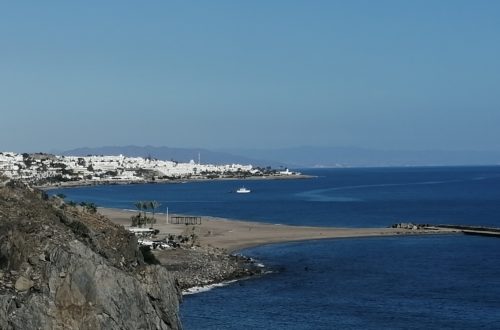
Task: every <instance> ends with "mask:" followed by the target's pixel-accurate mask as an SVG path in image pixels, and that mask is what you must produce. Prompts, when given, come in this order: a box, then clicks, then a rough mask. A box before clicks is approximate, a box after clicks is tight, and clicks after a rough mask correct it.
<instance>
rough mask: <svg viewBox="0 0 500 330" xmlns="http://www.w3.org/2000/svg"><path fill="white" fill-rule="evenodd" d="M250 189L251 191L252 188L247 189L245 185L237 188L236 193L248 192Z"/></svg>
mask: <svg viewBox="0 0 500 330" xmlns="http://www.w3.org/2000/svg"><path fill="white" fill-rule="evenodd" d="M250 191H251V190H250V189H247V188H245V187H241V188H239V189H238V190H236V193H237V194H248V193H249V192H250Z"/></svg>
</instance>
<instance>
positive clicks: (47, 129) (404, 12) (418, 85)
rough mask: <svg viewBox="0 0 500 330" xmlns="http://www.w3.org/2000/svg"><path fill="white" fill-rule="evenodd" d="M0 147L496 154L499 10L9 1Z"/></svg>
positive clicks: (452, 4)
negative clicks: (322, 149)
mask: <svg viewBox="0 0 500 330" xmlns="http://www.w3.org/2000/svg"><path fill="white" fill-rule="evenodd" d="M0 10H1V11H2V13H3V15H2V20H0V40H1V41H2V51H1V52H0V59H1V61H0V70H1V72H2V75H1V76H0V86H1V87H2V88H0V109H1V111H2V123H3V125H2V130H0V150H3V151H19V152H36V151H45V152H50V151H53V150H69V149H73V148H80V147H101V146H107V145H115V146H125V145H142V146H145V145H152V146H170V147H179V148H185V147H189V148H206V149H210V150H227V149H261V150H262V149H266V150H267V149H281V148H294V147H300V146H314V147H316V146H321V147H346V146H347V147H351V146H353V147H355V148H366V149H374V150H420V151H422V150H445V151H452V150H471V151H500V130H498V124H499V123H500V61H498V58H500V44H499V43H498V42H496V41H497V39H498V35H499V34H500V20H498V17H499V16H500V3H497V2H491V1H474V2H471V1H451V0H448V1H439V2H435V1H419V2H401V1H395V0H392V1H389V0H383V1H377V2H373V1H363V0H360V1H349V2H347V1H344V2H341V1H315V2H313V3H311V2H309V1H294V2H288V1H286V2H285V1H266V2H259V1H255V2H236V3H235V2H232V1H213V2H210V3H196V4H195V3H182V2H169V3H164V2H150V3H132V2H123V1H107V2H105V3H100V2H84V3H83V2H82V3H74V2H71V3H69V2H51V3H46V2H38V1H27V2H22V3H20V2H15V3H14V2H11V3H2V4H0Z"/></svg>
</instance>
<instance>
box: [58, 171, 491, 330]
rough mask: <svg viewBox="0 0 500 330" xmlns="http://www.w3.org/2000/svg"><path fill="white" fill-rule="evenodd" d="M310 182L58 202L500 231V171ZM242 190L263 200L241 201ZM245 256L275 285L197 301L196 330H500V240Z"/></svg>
mask: <svg viewBox="0 0 500 330" xmlns="http://www.w3.org/2000/svg"><path fill="white" fill-rule="evenodd" d="M306 173H307V174H311V175H315V176H316V177H315V178H313V179H307V180H269V181H250V180H242V181H213V182H197V183H195V182H192V183H184V184H149V185H127V186H97V187H81V188H71V189H58V190H53V191H51V193H53V194H56V193H60V192H61V193H64V194H65V195H67V196H68V199H71V200H74V201H77V202H80V201H87V202H94V203H96V204H97V205H99V206H106V207H118V208H133V202H134V201H137V200H151V199H155V200H157V201H159V202H160V203H161V204H162V208H163V209H166V207H167V206H168V208H169V210H170V212H176V213H187V214H193V215H212V216H222V217H228V218H236V219H247V220H253V221H262V222H271V223H282V224H291V225H318V226H345V227H385V226H388V225H390V224H392V223H394V222H401V221H412V222H418V223H451V224H470V225H486V226H496V227H500V167H427V168H376V169H329V170H326V169H324V170H309V171H306ZM241 185H245V186H246V187H247V188H250V189H252V193H251V194H245V195H240V194H234V193H230V192H231V191H234V189H236V188H237V187H239V186H241ZM242 253H244V254H245V255H248V256H251V257H253V258H255V259H257V260H259V261H261V262H263V263H264V264H266V265H267V266H268V267H270V269H272V270H273V273H272V274H268V275H266V276H262V277H258V278H252V279H249V280H245V281H239V282H237V283H234V284H231V285H228V286H226V287H223V288H218V289H215V290H212V291H209V292H206V293H200V294H196V295H192V296H186V297H185V300H184V303H183V305H182V308H181V311H182V320H183V323H184V326H185V329H188V330H190V329H244V328H254V329H477V328H482V329H500V262H499V261H500V239H495V238H486V237H471V236H457V235H452V236H430V237H429V236H425V237H424V236H422V237H392V238H387V237H384V238H364V239H342V240H327V241H309V242H302V243H289V244H278V245H269V246H261V247H258V248H253V249H248V250H244V251H242Z"/></svg>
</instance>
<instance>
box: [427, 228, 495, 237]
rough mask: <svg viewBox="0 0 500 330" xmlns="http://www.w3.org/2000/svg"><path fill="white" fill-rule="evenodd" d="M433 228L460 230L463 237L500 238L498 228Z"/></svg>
mask: <svg viewBox="0 0 500 330" xmlns="http://www.w3.org/2000/svg"><path fill="white" fill-rule="evenodd" d="M435 227H438V228H447V229H456V230H460V231H461V232H462V233H464V234H465V235H478V236H490V237H497V238H500V228H494V227H478V226H461V225H438V226H435Z"/></svg>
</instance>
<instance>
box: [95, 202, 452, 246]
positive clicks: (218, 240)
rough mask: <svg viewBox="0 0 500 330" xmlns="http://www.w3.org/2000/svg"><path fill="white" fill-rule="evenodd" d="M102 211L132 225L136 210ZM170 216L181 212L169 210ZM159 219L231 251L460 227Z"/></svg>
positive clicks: (170, 230) (172, 230) (161, 226)
mask: <svg viewBox="0 0 500 330" xmlns="http://www.w3.org/2000/svg"><path fill="white" fill-rule="evenodd" d="M98 210H99V212H100V213H101V214H103V215H105V216H106V217H108V218H109V219H110V220H111V221H113V222H114V223H117V224H120V225H123V226H125V227H129V226H130V217H131V216H132V215H134V214H136V213H137V211H133V210H121V209H113V208H101V207H100V208H99V209H98ZM169 216H181V215H180V214H172V213H171V214H170V215H169ZM156 219H157V222H156V224H154V228H156V229H158V230H160V233H159V236H160V237H162V236H165V235H168V234H173V235H180V234H182V233H186V230H188V231H189V233H190V234H195V235H196V236H197V238H198V241H197V243H198V245H199V246H201V247H212V248H218V249H223V250H225V251H227V252H228V253H235V252H237V251H239V250H242V249H246V248H251V247H256V246H260V245H267V244H276V243H286V242H298V241H308V240H319V239H336V238H362V237H377V236H405V235H406V236H414V235H436V234H452V233H459V232H460V231H459V230H455V229H447V228H437V227H429V228H426V229H418V230H412V229H404V228H389V227H387V228H345V227H313V226H290V225H281V224H270V223H262V222H255V221H246V220H236V219H226V218H220V217H211V216H201V225H194V226H193V225H190V226H186V225H184V224H170V223H166V214H164V213H156Z"/></svg>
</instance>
